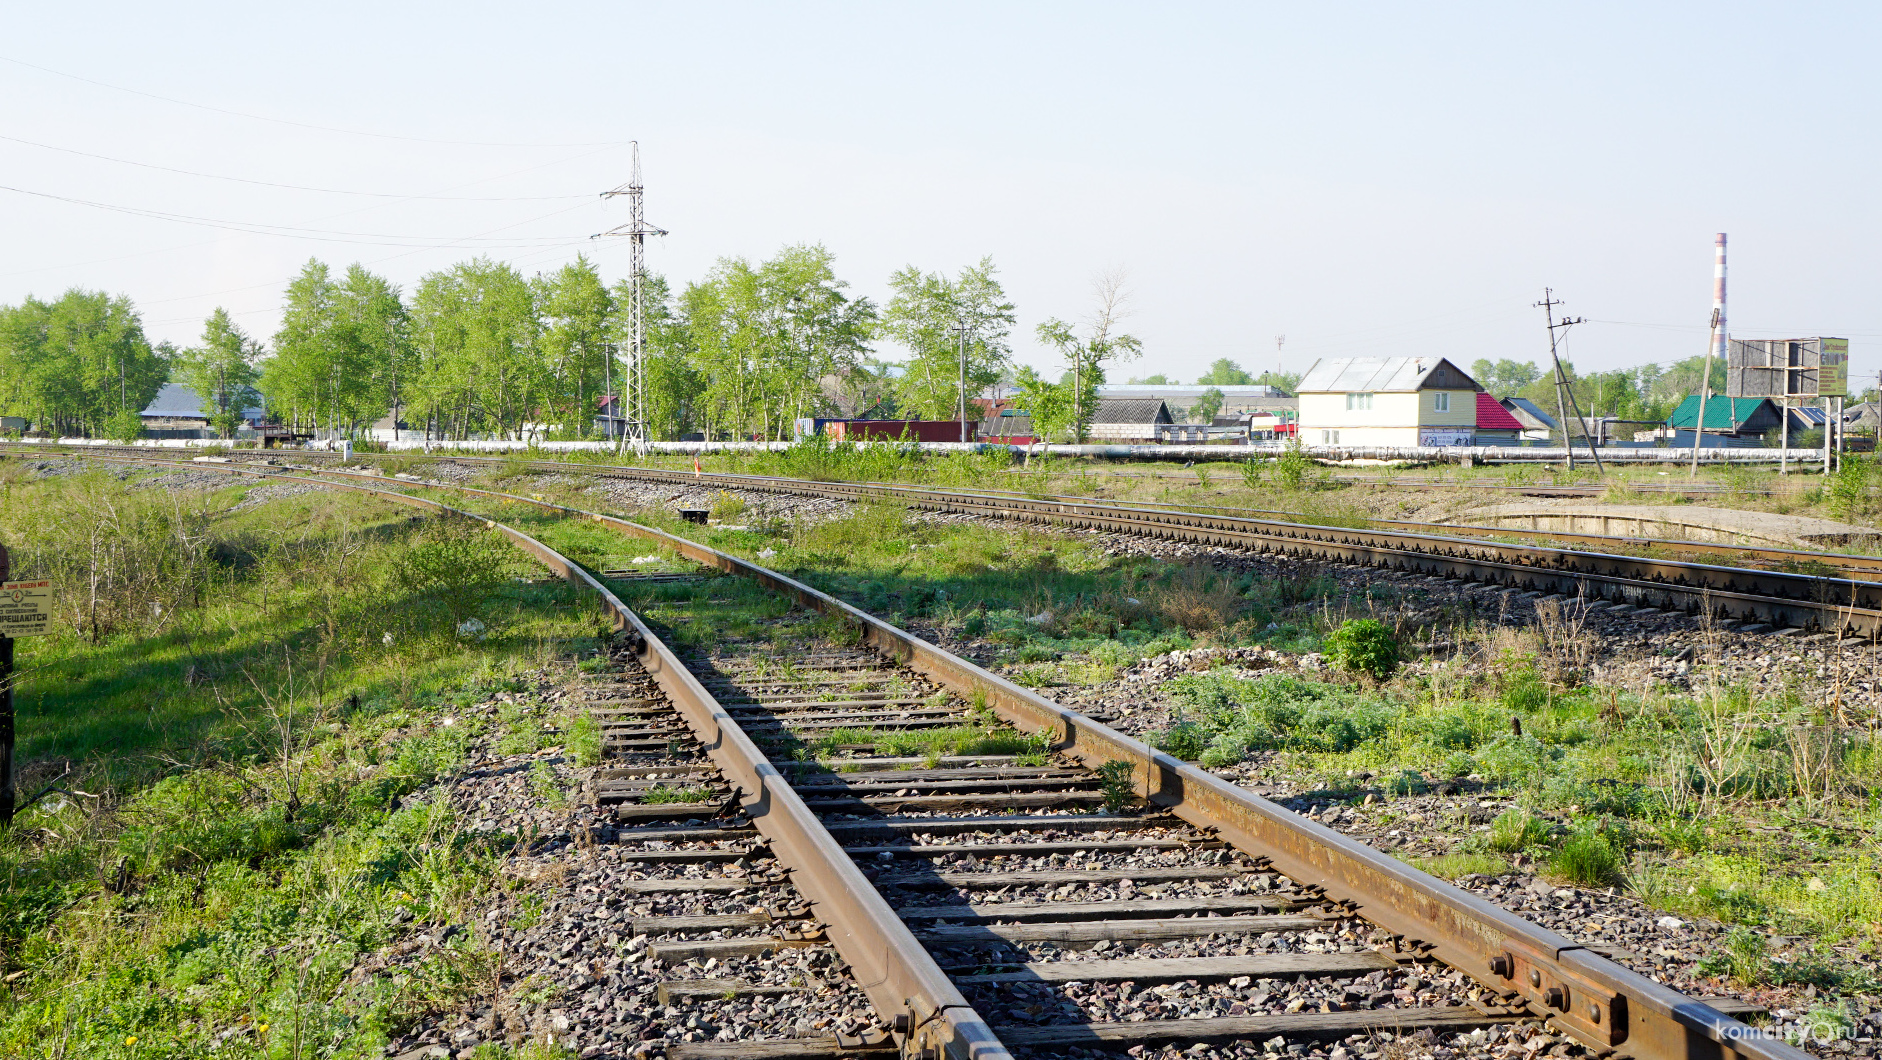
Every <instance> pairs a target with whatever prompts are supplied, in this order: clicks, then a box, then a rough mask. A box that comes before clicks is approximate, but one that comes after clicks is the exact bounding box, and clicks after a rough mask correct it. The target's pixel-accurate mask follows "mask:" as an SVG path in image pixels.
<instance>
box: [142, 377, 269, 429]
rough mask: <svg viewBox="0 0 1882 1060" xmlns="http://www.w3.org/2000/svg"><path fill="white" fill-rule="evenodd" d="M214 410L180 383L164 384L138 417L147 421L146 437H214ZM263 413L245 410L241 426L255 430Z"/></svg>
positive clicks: (251, 409) (255, 410)
mask: <svg viewBox="0 0 1882 1060" xmlns="http://www.w3.org/2000/svg"><path fill="white" fill-rule="evenodd" d="M211 414H212V413H211V410H210V409H208V408H206V407H205V406H204V404H203V399H202V398H200V397H197V396H196V392H195V391H194V390H191V389H190V388H189V387H186V386H183V385H182V384H180V383H165V384H163V389H161V390H159V391H157V396H156V397H154V398H152V399H151V401H150V404H149V405H147V406H145V408H144V411H142V412H140V413H138V417H139V418H140V419H142V420H143V422H144V437H146V438H214V437H216V436H217V432H216V429H215V428H214V427H212V426H210V424H209V417H210V415H211ZM263 417H264V413H263V412H262V410H261V409H260V408H259V407H254V406H251V407H249V408H245V409H243V410H242V423H243V425H244V426H248V427H253V426H255V425H256V424H258V423H260V422H261V421H262V419H263Z"/></svg>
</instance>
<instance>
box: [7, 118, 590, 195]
mask: <svg viewBox="0 0 1882 1060" xmlns="http://www.w3.org/2000/svg"><path fill="white" fill-rule="evenodd" d="M0 140H5V141H7V142H8V143H16V144H25V145H26V146H28V147H37V148H39V149H41V150H44V151H57V152H59V153H61V154H68V155H77V156H79V157H80V158H95V159H98V160H99V161H103V162H115V163H117V164H119V165H125V166H137V167H138V168H140V169H154V170H157V171H158V172H162V173H177V174H181V175H182V176H186V177H201V178H204V179H206V180H227V181H232V182H234V183H237V184H252V185H255V186H257V187H263V188H284V189H287V190H289V191H311V192H319V193H320V194H323V195H355V196H360V197H362V198H370V199H404V200H407V201H410V200H414V199H421V200H428V201H436V202H546V201H550V200H556V199H560V200H568V199H586V198H591V197H593V193H592V192H589V193H584V194H581V195H416V194H404V193H401V192H395V191H355V190H352V189H349V188H317V187H312V186H309V185H306V184H283V183H280V182H278V181H272V180H253V179H250V178H248V177H232V176H228V175H226V174H222V173H204V172H201V171H199V170H194V169H178V168H176V167H175V166H160V165H158V164H156V163H155V162H138V161H136V160H134V159H129V158H117V157H114V156H112V155H101V154H95V153H93V152H91V151H80V150H78V149H77V148H72V147H58V146H56V145H53V144H42V143H40V142H38V141H36V140H24V139H21V138H20V137H17V136H7V135H4V134H0Z"/></svg>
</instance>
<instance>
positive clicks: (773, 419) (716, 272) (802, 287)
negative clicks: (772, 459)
mask: <svg viewBox="0 0 1882 1060" xmlns="http://www.w3.org/2000/svg"><path fill="white" fill-rule="evenodd" d="M834 261H835V255H833V254H831V253H830V252H829V251H828V250H826V249H824V248H823V247H821V246H803V245H800V246H792V247H786V248H784V249H783V250H782V251H780V252H779V254H778V256H777V257H775V258H773V259H771V260H770V261H767V262H765V263H764V264H762V265H759V266H753V265H752V264H751V263H750V262H747V261H745V260H744V259H742V258H722V259H720V261H719V263H718V265H717V266H715V267H714V269H713V271H712V272H711V273H709V274H708V275H707V277H706V278H705V279H704V280H702V281H700V282H698V283H694V284H691V285H689V286H688V287H687V289H686V292H685V293H684V294H683V295H681V296H680V308H681V312H682V314H683V316H684V319H685V322H686V330H687V340H688V348H689V351H690V353H691V358H692V362H693V367H694V369H695V370H696V371H697V372H698V373H699V379H700V382H701V384H702V385H701V388H700V391H699V393H698V395H697V400H696V404H695V406H694V413H695V415H696V417H697V419H698V423H699V424H700V425H701V426H702V427H704V428H705V429H707V430H708V431H716V432H719V433H722V434H731V435H736V436H747V435H756V436H758V437H763V438H782V437H784V436H785V435H786V434H787V433H788V432H789V430H790V428H791V421H792V420H793V419H794V418H796V417H799V416H809V415H815V414H816V413H818V412H822V411H825V410H827V409H828V408H829V407H830V405H831V402H830V400H829V399H828V398H827V397H826V396H825V394H824V386H825V383H826V382H829V383H831V384H832V385H834V383H835V382H836V381H837V380H840V379H842V378H845V377H847V376H848V375H849V373H851V372H852V371H854V370H855V369H856V368H857V366H858V365H859V363H860V361H861V358H862V357H863V355H864V354H866V353H867V352H868V349H869V347H868V339H869V335H870V333H871V332H872V331H873V330H874V328H875V324H876V310H875V306H874V304H873V303H871V302H870V301H869V300H868V299H867V298H856V299H851V298H849V297H848V296H847V295H845V294H844V293H843V291H844V289H846V288H847V287H848V286H849V284H847V283H845V282H843V281H842V280H839V279H837V278H836V273H835V270H834V269H833V268H832V263H833V262H834Z"/></svg>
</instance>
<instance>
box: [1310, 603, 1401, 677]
mask: <svg viewBox="0 0 1882 1060" xmlns="http://www.w3.org/2000/svg"><path fill="white" fill-rule="evenodd" d="M1325 650H1326V655H1327V658H1329V659H1331V660H1333V662H1334V664H1335V665H1337V666H1339V667H1340V668H1341V669H1343V670H1356V671H1359V672H1360V673H1365V674H1370V675H1372V676H1373V677H1374V678H1377V679H1379V680H1384V679H1385V678H1387V677H1390V676H1392V671H1394V670H1396V669H1398V661H1399V646H1398V638H1397V637H1395V636H1393V635H1392V631H1391V630H1390V629H1387V628H1386V626H1385V623H1383V622H1380V621H1379V620H1377V619H1373V618H1349V619H1347V620H1346V621H1345V622H1343V623H1341V624H1340V628H1338V629H1336V630H1334V631H1333V632H1332V633H1331V634H1329V635H1328V637H1327V639H1326V649H1325Z"/></svg>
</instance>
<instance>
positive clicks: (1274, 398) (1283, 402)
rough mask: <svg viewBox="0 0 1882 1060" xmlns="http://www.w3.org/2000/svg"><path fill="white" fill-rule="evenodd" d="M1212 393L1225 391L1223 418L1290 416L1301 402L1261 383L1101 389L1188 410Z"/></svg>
mask: <svg viewBox="0 0 1882 1060" xmlns="http://www.w3.org/2000/svg"><path fill="white" fill-rule="evenodd" d="M1211 390H1219V391H1221V392H1222V407H1221V408H1219V409H1217V410H1216V414H1217V415H1220V416H1236V415H1244V414H1246V413H1250V412H1274V413H1281V412H1286V413H1289V414H1290V416H1289V417H1287V418H1291V414H1292V413H1293V412H1294V411H1295V410H1297V409H1299V408H1300V399H1299V398H1296V397H1295V396H1293V395H1292V394H1289V393H1288V392H1287V391H1285V390H1282V389H1281V388H1280V387H1274V386H1268V385H1266V384H1265V383H1264V384H1258V385H1253V386H1162V385H1156V384H1151V383H1116V384H1114V383H1105V384H1103V385H1102V386H1100V387H1098V396H1099V397H1100V398H1159V399H1161V400H1162V401H1163V402H1164V403H1165V404H1166V405H1168V406H1169V407H1170V408H1172V409H1185V410H1187V409H1189V408H1191V407H1193V406H1194V405H1195V404H1196V402H1198V401H1200V400H1202V395H1203V394H1205V393H1207V392H1208V391H1211Z"/></svg>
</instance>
